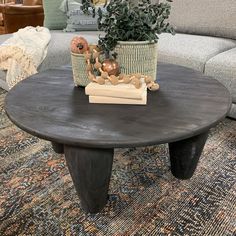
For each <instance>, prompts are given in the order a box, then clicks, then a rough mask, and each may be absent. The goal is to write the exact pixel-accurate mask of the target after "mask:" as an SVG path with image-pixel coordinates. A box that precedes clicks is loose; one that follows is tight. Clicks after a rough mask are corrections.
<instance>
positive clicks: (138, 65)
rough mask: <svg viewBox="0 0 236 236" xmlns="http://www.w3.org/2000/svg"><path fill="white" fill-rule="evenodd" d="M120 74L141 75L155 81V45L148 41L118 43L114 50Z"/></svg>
mask: <svg viewBox="0 0 236 236" xmlns="http://www.w3.org/2000/svg"><path fill="white" fill-rule="evenodd" d="M114 51H115V52H116V53H117V62H118V63H119V65H120V68H121V73H124V74H133V73H141V74H143V75H148V76H151V77H152V78H153V80H156V73H157V43H155V42H149V41H137V42H136V41H132V42H129V41H119V42H118V44H117V45H116V47H115V50H114Z"/></svg>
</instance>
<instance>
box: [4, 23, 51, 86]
mask: <svg viewBox="0 0 236 236" xmlns="http://www.w3.org/2000/svg"><path fill="white" fill-rule="evenodd" d="M50 39H51V35H50V32H49V30H48V29H47V28H44V27H39V26H38V27H31V26H28V27H26V28H23V29H20V30H18V31H17V32H16V33H14V34H13V36H12V37H11V38H10V39H8V40H6V41H5V42H4V43H3V44H2V45H0V70H6V82H7V84H8V86H9V88H10V89H11V88H12V87H13V86H14V85H16V84H17V83H18V82H19V81H21V80H23V79H25V78H27V77H29V76H30V75H33V74H36V73H37V68H38V66H39V65H40V64H41V63H42V61H43V60H44V58H45V57H46V55H47V49H48V44H49V42H50Z"/></svg>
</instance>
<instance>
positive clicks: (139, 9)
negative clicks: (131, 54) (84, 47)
mask: <svg viewBox="0 0 236 236" xmlns="http://www.w3.org/2000/svg"><path fill="white" fill-rule="evenodd" d="M92 2H93V1H90V0H84V1H83V7H82V10H83V11H84V12H87V13H88V14H89V12H90V14H91V12H93V15H94V16H95V14H98V29H99V30H101V31H104V32H105V35H104V36H100V38H99V42H98V44H99V46H100V47H101V48H102V49H103V50H104V51H106V52H110V51H113V50H114V49H115V47H116V45H117V43H118V42H119V41H150V42H157V41H158V34H161V33H162V32H169V33H172V34H174V30H173V27H171V25H170V24H169V23H168V22H167V19H168V18H169V15H170V9H171V5H170V2H172V0H166V1H165V2H160V3H159V2H158V1H157V2H156V3H151V1H150V0H138V1H137V0H136V1H134V0H110V1H109V2H106V4H105V7H106V10H104V9H102V8H101V7H99V8H98V9H95V6H94V5H93V3H92ZM89 9H90V11H89ZM91 9H92V11H91Z"/></svg>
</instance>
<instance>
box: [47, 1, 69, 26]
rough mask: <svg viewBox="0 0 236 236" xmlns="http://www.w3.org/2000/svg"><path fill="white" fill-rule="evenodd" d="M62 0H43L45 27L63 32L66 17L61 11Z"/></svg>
mask: <svg viewBox="0 0 236 236" xmlns="http://www.w3.org/2000/svg"><path fill="white" fill-rule="evenodd" d="M61 3H62V0H43V9H44V26H45V27H47V28H49V29H51V30H52V29H55V30H62V29H64V28H65V27H66V15H65V14H64V13H63V12H62V11H61V10H60V9H59V7H60V6H61Z"/></svg>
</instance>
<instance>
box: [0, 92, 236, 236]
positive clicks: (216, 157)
mask: <svg viewBox="0 0 236 236" xmlns="http://www.w3.org/2000/svg"><path fill="white" fill-rule="evenodd" d="M5 96H6V93H5V92H4V91H3V90H0V183H1V185H0V235H1V236H5V235H12V236H13V235H14V236H15V235H22V236H23V235H27V236H28V235H36V236H44V235H45V236H57V235H58V236H59V235H60V236H64V235H66V236H67V235H76V236H93V235H95V236H97V235H98V236H103V235H107V236H129V235H134V236H139V235H160V236H172V235H175V236H183V235H186V236H188V235H189V236H195V235H196V236H198V235H210V236H211V235H214V236H221V235H222V236H233V235H235V234H236V121H233V120H228V119H226V120H225V121H223V122H222V123H221V124H219V125H218V126H217V127H216V128H214V129H212V131H211V133H210V137H209V139H208V141H207V144H206V146H205V149H204V152H203V154H202V157H201V159H200V162H199V165H198V167H197V170H196V172H195V174H194V176H193V177H192V178H191V180H187V181H180V180H177V179H176V178H174V177H173V176H172V175H171V172H170V163H169V158H168V155H169V154H168V149H167V146H166V145H159V146H152V147H146V148H132V149H117V150H116V151H115V158H114V164H113V171H112V177H111V182H110V191H109V201H108V204H107V206H106V207H105V209H104V210H103V211H102V212H101V213H99V214H96V215H90V214H85V213H84V212H83V211H82V210H81V208H80V201H79V198H78V196H77V195H76V192H75V189H74V187H73V183H72V181H71V177H70V175H69V172H68V169H67V166H66V164H65V159H64V156H63V155H58V154H55V153H54V152H53V150H52V148H51V145H50V143H49V142H47V141H44V140H40V139H38V138H36V137H33V136H31V135H29V134H27V133H25V132H23V131H21V130H20V129H18V128H17V127H16V126H14V125H13V124H12V123H11V122H10V121H9V119H8V118H7V116H6V114H5V112H4V107H3V106H4V98H5Z"/></svg>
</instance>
